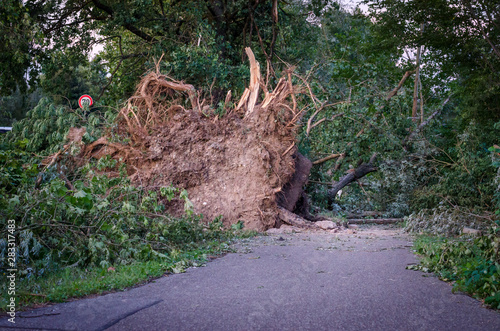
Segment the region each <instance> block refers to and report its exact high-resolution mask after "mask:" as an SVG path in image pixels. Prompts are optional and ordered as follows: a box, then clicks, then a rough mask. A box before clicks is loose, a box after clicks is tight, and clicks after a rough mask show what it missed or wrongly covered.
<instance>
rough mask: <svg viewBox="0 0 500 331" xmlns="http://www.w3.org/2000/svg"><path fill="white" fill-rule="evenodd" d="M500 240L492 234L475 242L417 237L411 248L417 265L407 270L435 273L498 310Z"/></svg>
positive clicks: (464, 238)
mask: <svg viewBox="0 0 500 331" xmlns="http://www.w3.org/2000/svg"><path fill="white" fill-rule="evenodd" d="M499 244H500V238H499V237H498V235H496V234H494V233H493V232H492V233H490V234H488V235H484V236H481V237H477V238H471V237H466V236H462V237H456V238H445V237H438V236H429V235H419V236H417V238H416V240H415V243H414V247H415V250H416V253H417V254H419V255H420V256H421V261H420V264H419V265H416V266H410V267H408V268H409V269H416V270H422V271H424V272H434V273H435V274H436V275H437V276H439V278H440V279H442V280H444V281H448V282H453V290H454V291H462V292H465V293H468V294H469V295H471V296H473V297H475V298H477V299H480V300H484V303H485V304H487V305H489V306H490V307H492V308H495V309H500V260H499Z"/></svg>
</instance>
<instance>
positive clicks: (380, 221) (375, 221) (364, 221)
mask: <svg viewBox="0 0 500 331" xmlns="http://www.w3.org/2000/svg"><path fill="white" fill-rule="evenodd" d="M403 220H404V219H403V218H366V219H364V218H358V219H349V220H347V223H349V224H394V223H398V222H402V221H403Z"/></svg>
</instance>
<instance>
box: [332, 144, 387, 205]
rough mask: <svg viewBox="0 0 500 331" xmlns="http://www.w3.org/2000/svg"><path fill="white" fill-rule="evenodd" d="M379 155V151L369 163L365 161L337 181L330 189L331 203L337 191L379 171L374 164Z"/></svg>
mask: <svg viewBox="0 0 500 331" xmlns="http://www.w3.org/2000/svg"><path fill="white" fill-rule="evenodd" d="M376 157H377V153H375V154H373V155H372V157H371V158H370V161H369V162H368V163H363V164H361V165H360V166H359V167H357V168H356V169H354V171H353V172H351V173H349V174H347V175H345V176H344V177H342V178H341V179H340V181H339V182H338V183H336V184H335V185H334V186H333V187H332V188H331V189H329V190H328V201H329V203H333V202H334V201H335V196H336V195H337V192H338V191H340V190H341V189H342V188H344V187H346V186H347V185H349V184H351V183H352V182H354V181H356V180H358V179H360V178H362V177H364V176H366V175H368V174H369V173H370V172H374V171H377V170H378V169H377V167H375V166H373V161H375V159H376Z"/></svg>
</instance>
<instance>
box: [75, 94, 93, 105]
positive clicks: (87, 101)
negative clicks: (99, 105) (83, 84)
mask: <svg viewBox="0 0 500 331" xmlns="http://www.w3.org/2000/svg"><path fill="white" fill-rule="evenodd" d="M93 104H94V100H92V97H91V96H90V95H87V94H84V95H82V96H81V97H80V99H78V106H80V108H82V109H85V108H88V107H90V106H92V105H93Z"/></svg>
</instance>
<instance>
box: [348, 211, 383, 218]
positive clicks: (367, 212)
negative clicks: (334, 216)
mask: <svg viewBox="0 0 500 331" xmlns="http://www.w3.org/2000/svg"><path fill="white" fill-rule="evenodd" d="M384 214H385V212H384V211H371V210H369V211H363V212H361V213H358V214H355V213H352V214H347V218H348V219H349V218H362V217H366V216H381V215H384Z"/></svg>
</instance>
